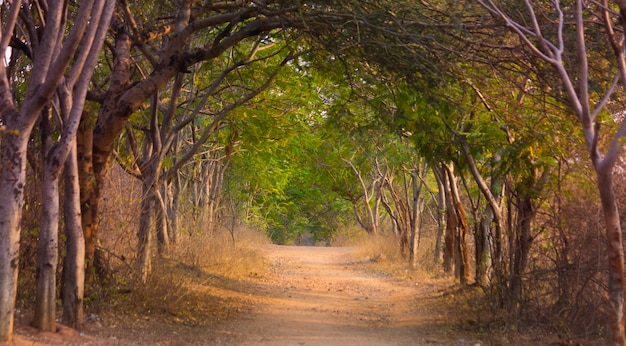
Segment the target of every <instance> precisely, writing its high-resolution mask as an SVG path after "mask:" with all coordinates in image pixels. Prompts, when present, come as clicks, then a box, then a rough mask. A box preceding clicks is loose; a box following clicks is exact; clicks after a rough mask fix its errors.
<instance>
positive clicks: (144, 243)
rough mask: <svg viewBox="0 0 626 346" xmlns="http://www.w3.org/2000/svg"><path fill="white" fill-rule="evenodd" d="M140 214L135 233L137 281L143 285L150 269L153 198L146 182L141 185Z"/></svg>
mask: <svg viewBox="0 0 626 346" xmlns="http://www.w3.org/2000/svg"><path fill="white" fill-rule="evenodd" d="M142 196H143V199H142V200H141V214H140V216H139V231H138V233H137V238H138V239H137V271H138V273H139V280H140V281H141V282H142V283H145V282H146V281H147V280H148V275H149V274H150V271H151V268H152V245H153V230H154V210H155V197H154V196H153V194H152V190H151V186H149V184H148V183H147V182H145V181H144V182H143V184H142Z"/></svg>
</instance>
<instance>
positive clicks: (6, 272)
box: [0, 114, 30, 342]
mask: <svg viewBox="0 0 626 346" xmlns="http://www.w3.org/2000/svg"><path fill="white" fill-rule="evenodd" d="M13 115H14V116H17V114H13ZM5 119H6V118H5ZM12 129H15V131H16V132H14V133H12V132H11V130H12ZM29 133H30V131H25V130H24V129H23V128H22V127H17V128H16V127H14V126H11V125H7V135H5V136H4V137H3V138H2V147H1V149H0V150H2V155H1V156H0V157H2V162H1V165H0V167H1V168H0V232H1V234H2V236H0V292H2V294H0V342H1V341H11V340H12V339H13V316H14V315H13V314H14V308H15V298H16V294H17V275H18V266H19V244H20V221H21V219H22V207H23V204H24V201H23V198H24V184H25V180H26V179H25V176H26V146H27V144H28V139H29Z"/></svg>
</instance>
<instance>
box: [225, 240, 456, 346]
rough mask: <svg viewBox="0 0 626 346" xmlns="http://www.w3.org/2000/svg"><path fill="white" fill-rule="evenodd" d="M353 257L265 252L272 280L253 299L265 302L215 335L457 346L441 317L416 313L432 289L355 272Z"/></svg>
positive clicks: (261, 340) (321, 251)
mask: <svg viewBox="0 0 626 346" xmlns="http://www.w3.org/2000/svg"><path fill="white" fill-rule="evenodd" d="M353 251H354V250H353V249H351V248H328V247H286V246H280V247H279V246H269V247H267V248H266V250H265V254H266V256H267V257H268V258H269V259H270V260H271V261H272V266H273V272H274V274H275V275H274V278H273V280H272V282H271V283H269V285H268V286H267V287H261V290H260V291H259V292H258V294H259V295H261V296H264V297H265V299H263V300H262V302H261V304H259V305H258V306H256V307H255V309H254V310H253V311H251V312H250V313H249V314H247V315H246V316H242V317H241V318H240V319H239V320H238V321H235V322H233V323H229V324H225V325H224V326H223V327H222V328H223V329H222V330H221V331H220V332H222V333H226V334H233V335H237V336H238V338H237V343H238V344H240V345H420V344H456V343H457V340H452V339H449V338H448V337H447V336H446V335H445V331H444V329H442V325H441V324H442V323H443V322H444V320H443V318H441V316H438V315H437V314H435V313H433V312H432V311H428V312H427V311H424V310H423V309H422V308H424V305H423V303H424V302H426V301H428V300H431V299H436V298H437V296H438V295H440V293H438V292H437V291H436V290H433V289H434V287H432V286H431V287H427V286H422V285H420V284H416V283H410V282H405V281H401V280H398V279H393V278H390V277H385V276H383V275H380V274H375V273H368V272H366V271H363V270H360V269H359V266H358V263H355V262H354V259H353V257H352V252H353ZM277 288H278V290H277ZM227 342H228V341H226V342H225V344H226V343H227Z"/></svg>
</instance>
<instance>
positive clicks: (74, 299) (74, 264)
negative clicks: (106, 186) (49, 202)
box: [61, 141, 85, 330]
mask: <svg viewBox="0 0 626 346" xmlns="http://www.w3.org/2000/svg"><path fill="white" fill-rule="evenodd" d="M64 177H65V196H64V209H63V212H64V218H65V236H66V241H65V249H66V255H65V260H64V262H63V287H62V292H61V297H62V301H63V324H65V325H67V326H69V327H72V328H75V329H78V330H80V329H82V324H83V315H84V312H83V298H84V290H85V238H84V237H83V230H82V226H81V214H80V186H79V182H78V163H77V158H76V141H74V143H73V144H72V149H71V151H70V153H69V156H68V157H67V160H66V162H65V172H64Z"/></svg>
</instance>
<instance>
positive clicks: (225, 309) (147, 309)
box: [103, 229, 268, 326]
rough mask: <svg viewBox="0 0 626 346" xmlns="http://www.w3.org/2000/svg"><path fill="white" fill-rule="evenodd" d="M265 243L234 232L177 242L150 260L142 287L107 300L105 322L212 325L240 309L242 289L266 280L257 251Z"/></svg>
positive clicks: (243, 232)
mask: <svg viewBox="0 0 626 346" xmlns="http://www.w3.org/2000/svg"><path fill="white" fill-rule="evenodd" d="M264 243H267V239H266V238H265V237H263V236H262V235H259V234H258V233H257V232H254V231H252V230H248V229H239V230H237V233H236V234H235V241H234V242H233V239H232V237H231V234H230V233H228V232H225V231H224V232H215V233H214V234H192V235H186V236H185V237H183V238H182V239H181V240H180V241H179V243H178V244H176V245H175V246H173V247H172V249H171V251H170V252H169V253H168V254H167V256H164V257H161V258H155V260H154V263H153V270H152V273H151V275H150V276H149V279H148V282H146V283H145V284H141V283H138V282H135V281H132V282H133V283H131V284H130V286H131V287H130V289H128V290H125V289H122V290H120V291H119V292H118V294H117V295H116V296H115V297H113V298H112V299H111V304H110V307H111V308H110V309H108V310H109V311H106V312H103V313H104V314H105V315H108V316H109V317H113V316H115V317H114V318H115V319H117V320H120V319H121V320H122V321H123V322H124V323H136V321H140V320H142V319H144V320H147V319H152V320H155V319H156V320H163V321H167V322H170V323H175V324H183V325H186V326H201V325H214V324H215V323H217V322H218V321H221V320H224V319H226V318H228V317H230V316H233V315H234V314H236V313H238V312H240V311H241V310H242V309H245V308H246V305H247V303H248V302H247V299H248V298H247V295H246V294H245V293H244V292H245V291H246V285H247V284H248V283H250V282H253V281H254V280H258V278H259V277H263V276H265V275H266V274H267V268H268V266H267V264H266V263H265V261H264V259H263V257H262V256H261V255H260V253H259V245H260V244H264Z"/></svg>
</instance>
